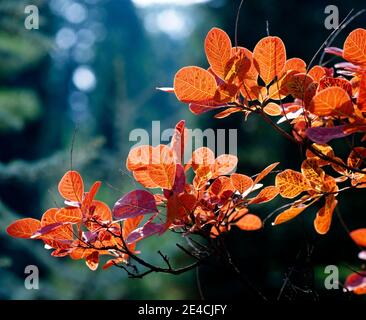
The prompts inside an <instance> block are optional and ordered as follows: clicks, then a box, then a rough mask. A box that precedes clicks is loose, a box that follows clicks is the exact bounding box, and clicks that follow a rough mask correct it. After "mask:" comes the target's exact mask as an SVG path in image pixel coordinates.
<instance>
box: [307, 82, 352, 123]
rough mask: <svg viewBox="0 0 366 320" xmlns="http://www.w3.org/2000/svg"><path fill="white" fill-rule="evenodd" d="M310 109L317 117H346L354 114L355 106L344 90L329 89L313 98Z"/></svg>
mask: <svg viewBox="0 0 366 320" xmlns="http://www.w3.org/2000/svg"><path fill="white" fill-rule="evenodd" d="M308 109H309V111H310V112H311V113H314V114H315V115H317V116H330V115H334V116H346V115H351V114H352V112H353V104H352V101H351V98H350V97H349V95H348V94H347V92H346V91H344V89H342V88H339V87H329V88H326V89H324V90H322V91H320V92H319V93H318V94H317V95H315V96H314V97H313V99H312V100H311V102H310V105H309V107H308Z"/></svg>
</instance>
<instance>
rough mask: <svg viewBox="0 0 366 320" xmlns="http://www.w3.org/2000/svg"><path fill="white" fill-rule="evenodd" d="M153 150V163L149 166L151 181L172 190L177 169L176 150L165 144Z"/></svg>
mask: <svg viewBox="0 0 366 320" xmlns="http://www.w3.org/2000/svg"><path fill="white" fill-rule="evenodd" d="M152 152H153V161H152V164H151V165H149V166H148V167H147V171H148V175H149V177H150V179H151V182H153V183H155V184H156V185H157V186H159V187H160V188H162V189H168V190H171V189H172V188H173V186H174V180H175V171H176V162H175V156H174V152H173V150H172V149H171V148H169V147H168V146H165V145H159V146H156V147H153V148H152ZM145 187H146V185H145Z"/></svg>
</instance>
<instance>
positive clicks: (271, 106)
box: [263, 102, 282, 117]
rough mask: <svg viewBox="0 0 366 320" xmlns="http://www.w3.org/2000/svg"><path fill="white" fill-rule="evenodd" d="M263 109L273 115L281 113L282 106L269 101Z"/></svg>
mask: <svg viewBox="0 0 366 320" xmlns="http://www.w3.org/2000/svg"><path fill="white" fill-rule="evenodd" d="M263 111H264V112H265V113H267V114H268V115H270V116H272V117H275V116H280V115H281V113H282V108H281V106H280V105H278V104H277V103H274V102H270V103H268V104H266V106H265V107H264V108H263Z"/></svg>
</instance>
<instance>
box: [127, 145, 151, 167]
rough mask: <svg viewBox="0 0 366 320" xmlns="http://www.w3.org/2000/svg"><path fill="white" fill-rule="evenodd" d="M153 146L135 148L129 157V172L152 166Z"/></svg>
mask: <svg viewBox="0 0 366 320" xmlns="http://www.w3.org/2000/svg"><path fill="white" fill-rule="evenodd" d="M151 161H152V146H147V145H144V146H139V147H136V148H133V149H132V150H131V151H130V152H129V154H128V157H127V161H126V167H127V169H128V170H129V171H134V170H139V169H141V168H142V167H146V166H147V165H149V164H151Z"/></svg>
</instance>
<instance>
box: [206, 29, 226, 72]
mask: <svg viewBox="0 0 366 320" xmlns="http://www.w3.org/2000/svg"><path fill="white" fill-rule="evenodd" d="M205 52H206V56H207V60H208V63H209V64H210V66H211V68H212V70H213V72H215V74H216V75H217V76H218V77H220V78H221V79H224V78H225V66H226V63H227V62H228V61H229V59H230V56H231V40H230V38H229V36H228V35H227V33H226V32H225V31H223V30H221V29H219V28H212V29H211V30H210V31H209V32H208V34H207V36H206V39H205Z"/></svg>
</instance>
